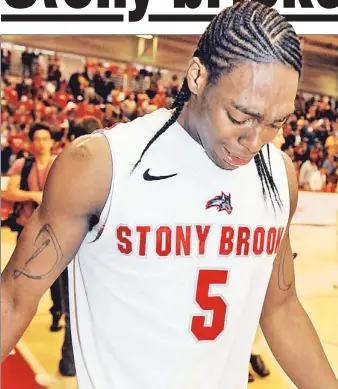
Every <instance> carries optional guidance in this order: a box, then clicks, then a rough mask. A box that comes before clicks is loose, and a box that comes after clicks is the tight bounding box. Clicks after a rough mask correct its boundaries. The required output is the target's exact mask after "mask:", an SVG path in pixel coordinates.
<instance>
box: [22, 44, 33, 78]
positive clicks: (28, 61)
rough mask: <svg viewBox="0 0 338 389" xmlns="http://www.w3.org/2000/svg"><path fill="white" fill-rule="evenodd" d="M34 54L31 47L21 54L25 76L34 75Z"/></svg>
mask: <svg viewBox="0 0 338 389" xmlns="http://www.w3.org/2000/svg"><path fill="white" fill-rule="evenodd" d="M33 60H34V54H33V53H32V52H31V50H30V49H25V51H23V52H22V54H21V65H22V75H23V77H32V75H33Z"/></svg>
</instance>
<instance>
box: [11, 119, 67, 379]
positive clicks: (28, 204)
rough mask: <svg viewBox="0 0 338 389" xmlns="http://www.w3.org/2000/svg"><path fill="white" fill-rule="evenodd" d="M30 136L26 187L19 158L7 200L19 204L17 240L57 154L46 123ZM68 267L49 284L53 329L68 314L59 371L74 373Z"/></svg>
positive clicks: (54, 329) (30, 215)
mask: <svg viewBox="0 0 338 389" xmlns="http://www.w3.org/2000/svg"><path fill="white" fill-rule="evenodd" d="M29 139H30V141H31V143H32V154H33V157H34V161H32V162H33V163H32V165H31V168H30V171H29V174H28V177H27V184H28V185H27V188H26V189H27V190H22V189H20V186H21V185H20V183H21V179H22V174H23V169H24V168H25V167H24V166H25V158H19V159H17V160H16V161H15V162H14V163H13V165H12V167H11V169H10V170H9V172H8V175H9V176H10V180H9V183H8V189H7V192H6V199H8V200H11V201H15V202H18V203H20V206H19V207H18V212H17V219H16V222H17V224H18V227H17V230H18V239H19V237H20V235H21V233H22V231H23V229H24V226H25V225H26V224H27V223H28V222H29V220H30V218H31V217H32V215H33V213H34V210H35V209H36V207H37V206H38V205H39V204H41V201H42V195H43V190H44V187H45V184H46V179H47V175H48V173H49V171H50V169H51V167H52V164H53V162H54V161H55V156H54V155H52V149H53V145H54V140H53V137H52V133H51V130H50V128H49V127H48V126H46V125H44V124H37V125H35V126H34V127H32V129H31V130H30V132H29ZM67 285H68V279H67V270H65V271H63V272H62V275H61V276H60V277H58V278H57V279H56V280H55V282H53V284H52V285H51V286H50V292H51V298H52V301H53V306H52V307H51V309H50V312H51V314H52V317H53V321H52V325H51V326H50V330H51V331H52V332H57V331H59V330H61V326H60V324H59V322H60V319H61V316H62V314H63V313H65V316H66V318H65V319H66V335H65V342H64V344H63V348H62V358H61V361H60V369H59V370H60V373H61V374H63V375H65V376H74V375H75V367H74V357H73V349H72V344H71V335H70V325H68V321H67V320H68V315H67V312H65V311H67V309H66V304H67V303H68V301H67V295H65V294H66V293H68V292H67Z"/></svg>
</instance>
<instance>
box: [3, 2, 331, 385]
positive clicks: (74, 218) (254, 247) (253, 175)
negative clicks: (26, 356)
mask: <svg viewBox="0 0 338 389" xmlns="http://www.w3.org/2000/svg"><path fill="white" fill-rule="evenodd" d="M300 70H301V53H300V46H299V43H298V40H297V37H296V34H295V32H294V30H293V28H292V27H291V26H290V25H289V24H288V23H287V22H286V21H285V19H284V18H283V17H281V16H280V15H279V14H278V13H277V11H275V10H273V9H271V8H268V7H266V6H264V5H262V4H260V3H259V2H256V1H244V2H241V3H237V4H235V5H234V6H232V7H230V8H227V9H225V10H224V11H223V12H221V13H220V14H219V15H218V16H216V17H215V19H214V20H213V21H212V22H211V24H210V26H209V27H208V28H207V30H206V31H205V33H204V34H203V36H202V37H201V39H200V41H199V43H198V47H197V49H196V51H195V53H194V55H193V58H192V59H191V61H190V62H189V66H188V70H187V75H186V78H185V80H184V83H183V86H182V89H181V91H180V93H179V94H178V96H177V98H176V100H175V102H174V108H175V111H174V112H173V113H172V112H171V111H167V110H165V109H160V110H157V111H155V112H153V113H152V114H149V115H146V116H145V117H143V118H139V119H136V120H135V121H133V122H130V123H127V124H120V125H117V126H116V127H114V128H112V129H111V130H104V131H101V132H99V133H96V134H92V135H89V136H86V137H81V138H79V139H78V140H76V141H75V142H74V143H73V144H72V145H71V146H69V147H68V148H67V149H66V150H65V151H64V152H63V153H61V154H60V156H59V157H58V158H57V161H56V163H55V164H54V165H53V167H52V169H51V172H50V175H49V178H48V182H47V185H46V189H45V192H44V196H43V201H42V204H41V206H40V207H39V209H38V210H37V211H36V212H35V214H34V216H33V218H32V219H31V221H30V223H29V224H28V225H27V226H26V228H25V229H24V231H23V233H22V235H21V237H20V240H19V244H18V245H17V247H16V249H15V251H14V253H13V256H12V257H11V259H10V262H9V264H8V265H7V267H6V269H5V270H4V272H3V274H2V294H1V298H2V328H1V331H2V344H1V350H2V356H3V357H4V356H6V355H7V354H8V353H9V352H10V350H11V348H12V347H13V346H14V345H15V343H16V342H17V341H18V340H19V338H20V336H21V335H22V333H23V331H24V330H25V328H26V327H27V325H28V324H29V323H30V321H31V320H32V317H33V316H34V314H35V312H36V309H37V305H38V302H39V300H40V298H41V296H42V295H43V294H44V292H45V291H46V289H47V288H48V287H49V286H50V284H51V283H52V282H53V280H54V279H55V278H56V277H57V276H58V275H59V274H60V272H61V271H62V270H63V269H64V268H65V266H67V265H68V264H69V263H71V265H70V277H69V280H70V298H71V314H72V335H73V343H74V355H75V362H76V371H77V377H78V382H79V388H80V389H87V388H88V389H91V388H96V389H108V388H109V389H112V388H114V389H136V388H137V389H159V388H161V389H206V388H207V389H216V388H217V389H221V388H222V389H223V388H228V389H244V388H246V386H247V381H248V363H249V357H250V350H251V346H252V343H253V339H254V336H255V331H256V328H257V325H258V320H259V318H260V316H261V320H260V323H261V326H262V329H263V332H264V335H265V337H266V339H267V341H268V343H269V346H270V347H271V350H272V352H273V353H274V355H275V357H276V358H277V360H278V361H279V363H280V364H281V366H282V367H283V369H284V370H285V371H286V373H287V374H288V376H289V377H290V378H291V380H292V381H293V382H294V383H295V384H296V386H297V387H298V388H300V389H319V388H325V389H337V388H338V381H337V379H336V377H335V376H334V373H333V371H332V369H331V367H330V365H329V362H328V360H327V358H326V356H325V353H324V351H323V349H322V346H321V344H320V341H319V339H318V336H317V334H316V332H315V330H314V328H313V326H312V324H311V322H310V320H309V318H308V316H307V314H306V313H305V311H304V309H303V308H302V306H301V304H300V302H299V300H298V298H297V294H296V289H295V282H294V271H293V261H292V251H291V247H290V241H289V232H288V229H289V224H290V220H291V218H292V215H293V213H294V210H295V207H296V203H297V182H296V177H295V173H294V171H293V165H292V163H291V162H290V160H289V159H287V158H286V157H285V156H284V154H281V152H280V151H279V150H278V149H276V148H275V147H274V146H272V145H270V142H271V141H272V140H273V138H274V137H275V135H276V134H277V132H278V130H279V128H280V127H281V126H282V123H283V122H284V120H285V118H286V117H287V116H288V115H289V114H291V113H292V112H293V110H294V100H295V95H296V91H297V85H298V80H299V75H300ZM73 258H74V260H73V261H72V259H73ZM263 303H264V306H263Z"/></svg>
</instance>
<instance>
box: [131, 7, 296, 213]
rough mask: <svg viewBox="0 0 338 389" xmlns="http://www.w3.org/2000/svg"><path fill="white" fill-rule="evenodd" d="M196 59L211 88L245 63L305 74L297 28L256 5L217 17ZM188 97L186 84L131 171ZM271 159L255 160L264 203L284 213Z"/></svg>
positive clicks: (230, 10) (259, 158) (272, 12)
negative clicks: (169, 115) (289, 69)
mask: <svg viewBox="0 0 338 389" xmlns="http://www.w3.org/2000/svg"><path fill="white" fill-rule="evenodd" d="M194 57H198V58H199V59H200V61H201V62H202V64H203V65H204V66H205V67H206V68H207V70H208V83H209V85H212V84H214V83H216V82H217V80H218V79H219V77H220V76H221V75H226V74H229V73H230V72H231V71H232V70H233V69H234V67H236V66H238V65H239V64H241V63H243V62H245V61H251V62H254V63H259V64H271V63H280V64H283V65H286V66H289V67H291V68H292V69H294V70H296V71H297V72H298V74H299V75H300V74H301V68H302V53H301V48H300V42H299V40H298V38H297V35H296V33H295V31H294V29H293V27H292V26H291V25H290V24H289V23H288V22H287V21H286V19H285V18H284V17H283V16H281V15H279V13H278V12H277V11H276V10H274V9H273V8H270V7H267V6H265V5H263V4H261V3H260V2H259V1H256V0H244V1H239V2H237V3H236V4H234V5H233V6H232V7H228V8H226V9H225V10H223V11H222V12H220V13H219V14H218V15H216V17H215V18H214V19H213V20H212V21H211V23H210V24H209V26H208V27H207V29H206V30H205V32H204V34H203V35H202V36H201V38H200V40H199V42H198V45H197V48H196V51H195V53H194ZM190 95H191V92H190V90H189V87H188V83H187V79H186V78H185V79H184V82H183V85H182V88H181V91H180V93H179V94H178V96H177V97H176V99H175V101H174V103H173V105H172V108H174V109H175V111H174V113H173V115H172V117H171V118H170V119H169V120H168V121H167V122H166V123H165V124H164V126H163V127H162V128H161V129H160V130H159V131H158V132H157V133H156V134H155V135H154V136H153V138H152V139H151V140H150V141H149V142H148V144H147V145H146V147H145V148H144V150H143V152H142V154H141V156H140V159H139V160H138V161H137V163H136V164H135V166H134V168H133V171H134V170H135V168H136V167H137V166H138V164H139V163H140V162H141V160H142V158H143V156H144V154H145V153H146V151H147V150H148V149H149V147H150V146H151V145H152V144H153V143H154V142H155V140H156V139H158V137H159V136H161V135H162V134H163V133H164V132H165V131H166V130H167V129H168V128H169V127H170V126H171V125H172V124H173V123H175V122H176V120H177V119H178V117H179V115H180V114H181V112H182V110H183V107H184V104H185V103H186V102H187V101H188V100H189V99H190ZM267 153H268V165H269V167H268V165H267V163H266V161H265V158H264V155H263V153H262V151H260V152H259V153H258V155H256V156H255V158H254V161H255V164H256V167H257V173H258V176H259V178H260V180H261V183H262V191H263V196H264V198H265V199H266V194H267V191H268V193H269V196H270V200H271V202H272V205H273V208H274V209H275V205H274V201H275V202H276V203H277V204H278V207H279V208H280V209H282V207H283V205H282V201H281V198H280V195H279V193H278V189H277V187H276V184H275V182H274V180H273V176H272V169H271V160H270V149H269V145H267Z"/></svg>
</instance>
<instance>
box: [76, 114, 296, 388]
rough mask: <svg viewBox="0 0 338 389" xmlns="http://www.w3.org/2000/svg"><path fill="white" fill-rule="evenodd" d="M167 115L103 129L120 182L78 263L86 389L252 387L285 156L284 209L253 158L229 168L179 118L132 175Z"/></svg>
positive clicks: (281, 217)
mask: <svg viewBox="0 0 338 389" xmlns="http://www.w3.org/2000/svg"><path fill="white" fill-rule="evenodd" d="M170 115H171V114H170V111H167V110H164V109H160V110H158V111H156V112H154V113H152V114H150V115H147V116H145V117H143V118H139V119H137V120H135V121H133V122H131V123H128V124H119V125H117V126H116V127H114V128H112V129H110V130H104V131H102V132H103V133H104V135H105V136H106V138H107V140H108V142H109V145H110V148H111V151H112V157H113V170H114V175H113V183H112V185H111V191H110V194H109V198H108V200H107V203H106V205H105V208H104V210H103V213H102V216H101V220H100V223H99V224H98V226H96V228H95V229H94V230H93V231H91V232H90V233H88V235H87V236H86V239H85V241H84V242H83V244H82V246H81V248H80V250H79V252H78V254H77V256H76V258H75V260H74V261H73V262H72V264H71V265H70V267H69V284H70V300H71V319H72V338H73V343H74V355H75V361H76V370H77V375H78V382H79V389H93V388H95V389H245V388H247V380H248V365H249V357H250V351H251V346H252V343H253V340H254V336H255V332H256V329H257V326H258V322H259V317H260V314H261V309H262V305H263V301H264V297H265V294H266V290H267V286H268V282H269V278H270V276H271V271H272V266H273V261H274V258H275V255H276V252H277V250H278V247H279V246H280V243H281V240H282V238H283V235H284V232H285V228H286V225H287V222H288V217H289V190H288V183H287V176H286V171H285V166H284V162H283V158H282V156H281V154H280V151H279V150H277V149H276V148H275V147H274V146H273V145H270V159H271V169H272V173H273V178H274V181H275V183H276V186H277V188H278V191H279V195H280V198H281V201H282V204H283V207H282V209H281V210H280V209H279V208H278V205H277V203H276V207H275V208H276V209H275V211H274V209H273V207H272V205H271V201H270V198H269V193H268V191H267V196H266V197H267V198H266V200H265V199H264V197H263V193H262V184H261V181H260V178H259V176H258V173H257V169H256V166H255V162H254V161H251V162H250V163H249V164H248V165H246V166H243V167H240V168H238V169H236V170H233V171H227V170H222V169H220V168H219V167H217V166H216V165H215V164H214V163H213V162H212V161H211V160H210V159H209V158H208V156H207V155H206V154H205V151H204V149H203V148H202V147H201V146H200V145H199V144H198V143H197V142H195V141H194V140H193V139H192V138H191V137H190V136H189V135H188V134H187V132H186V131H185V130H184V129H183V128H182V127H181V126H180V125H179V124H178V123H175V124H173V125H172V126H171V127H170V128H169V129H168V130H167V131H166V132H165V133H164V134H162V135H161V136H160V137H159V138H158V139H157V140H156V141H155V142H154V143H153V144H152V145H151V147H150V148H149V150H148V151H147V152H146V153H145V155H144V157H143V159H142V162H141V163H140V164H139V165H138V167H137V168H136V169H135V171H134V172H132V169H133V167H134V164H135V163H136V162H137V161H138V159H139V157H140V155H141V153H142V151H143V149H144V148H145V146H146V145H147V143H148V142H149V140H150V139H151V138H152V137H153V135H154V134H155V133H156V132H157V131H158V130H159V129H160V128H161V127H162V126H163V124H164V123H165V122H166V121H167V120H168V119H169V118H170ZM265 149H266V148H264V154H265V157H266V161H268V159H267V152H266V150H265ZM267 164H268V162H267ZM268 167H269V164H268ZM269 168H270V167H269ZM272 196H274V195H273V194H272ZM103 227H104V228H103Z"/></svg>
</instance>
